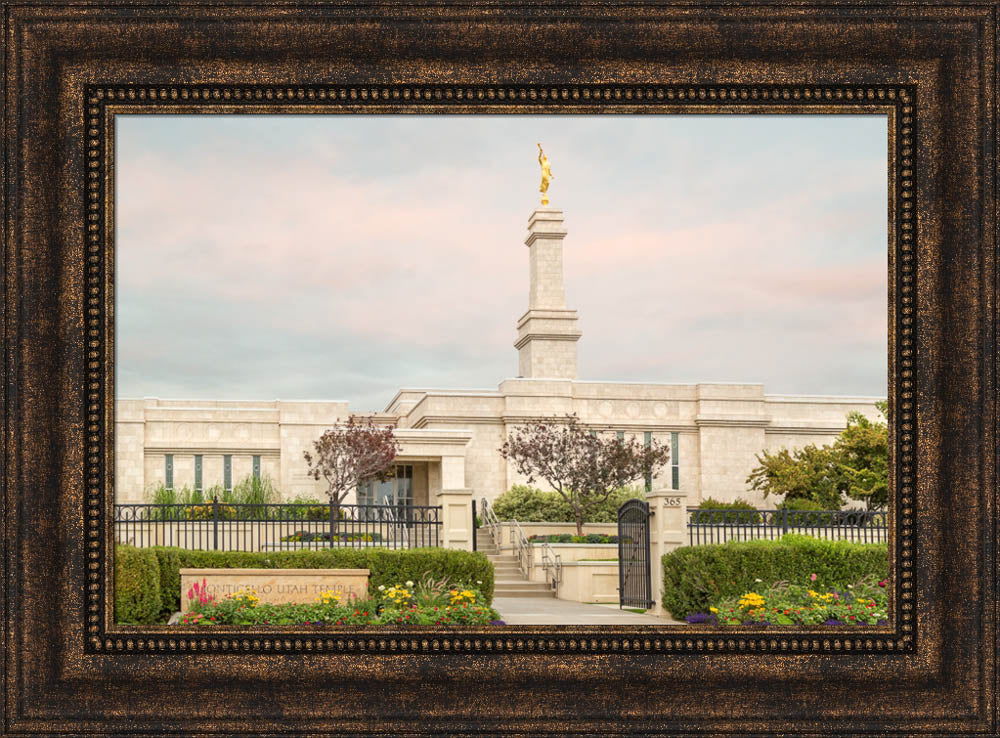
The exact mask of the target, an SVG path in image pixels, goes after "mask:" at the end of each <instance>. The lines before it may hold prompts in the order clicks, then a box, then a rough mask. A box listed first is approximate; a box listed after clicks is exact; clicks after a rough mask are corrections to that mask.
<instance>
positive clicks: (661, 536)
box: [646, 489, 687, 617]
mask: <svg viewBox="0 0 1000 738" xmlns="http://www.w3.org/2000/svg"><path fill="white" fill-rule="evenodd" d="M646 501H647V502H648V503H649V512H650V513H651V516H650V518H649V570H650V576H651V578H652V582H651V584H652V587H651V589H652V597H653V601H654V602H655V603H656V605H655V606H654V610H653V612H654V613H655V614H656V615H659V616H660V617H670V614H669V613H668V612H667V611H666V610H664V609H663V565H662V564H661V560H662V558H663V555H664V554H667V553H670V552H671V551H673V550H674V549H675V548H678V547H679V546H685V545H687V493H686V492H683V491H681V490H676V489H661V490H654V491H652V492H647V493H646Z"/></svg>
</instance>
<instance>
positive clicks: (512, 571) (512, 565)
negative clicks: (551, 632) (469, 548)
mask: <svg viewBox="0 0 1000 738" xmlns="http://www.w3.org/2000/svg"><path fill="white" fill-rule="evenodd" d="M476 550H478V551H480V552H481V553H484V554H486V558H488V559H489V560H490V562H491V563H492V564H493V569H494V576H493V596H494V597H550V598H551V597H555V596H556V595H555V592H553V591H552V587H550V586H549V585H548V584H547V583H545V582H532V581H529V580H528V579H527V578H526V577H525V576H524V574H522V573H521V569H520V568H519V567H518V565H517V558H516V557H515V556H514V555H513V554H512V553H510V552H507V553H503V554H502V553H500V549H499V548H498V547H497V545H496V543H495V542H494V541H493V536H492V535H490V530H489V528H479V529H478V530H477V531H476Z"/></svg>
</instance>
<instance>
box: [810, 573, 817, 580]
mask: <svg viewBox="0 0 1000 738" xmlns="http://www.w3.org/2000/svg"><path fill="white" fill-rule="evenodd" d="M809 579H810V581H813V582H815V581H816V575H815V574H810V575H809Z"/></svg>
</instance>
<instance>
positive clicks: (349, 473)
mask: <svg viewBox="0 0 1000 738" xmlns="http://www.w3.org/2000/svg"><path fill="white" fill-rule="evenodd" d="M398 453H399V443H398V441H396V437H395V435H393V429H392V427H391V426H384V427H377V426H376V425H375V424H374V423H372V421H371V420H368V421H367V422H366V423H363V424H362V423H358V422H357V421H356V420H355V419H354V418H353V417H351V418H350V419H348V421H347V423H345V424H343V425H339V426H336V427H334V428H331V429H329V430H328V431H326V432H325V433H323V435H322V436H320V437H319V439H318V440H316V441H313V452H312V453H309V452H308V451H306V452H304V456H305V457H306V463H307V464H309V476H311V477H312V478H313V479H315V480H317V481H319V480H323V481H325V482H326V486H327V488H326V494H327V495H328V496H329V498H330V503H331V505H332V506H333V511H332V514H333V519H334V521H337V520H339V519H340V506H341V504H343V502H344V498H345V497H347V494H348V493H349V492H350V491H351V490H353V489H357V487H358V485H359V484H362V483H363V482H367V481H369V480H373V479H374V480H378V481H380V482H382V481H385V480H386V479H388V478H389V477H390V476H391V469H392V462H393V461H394V460H395V458H396V454H398ZM334 525H335V526H336V522H335V523H334ZM331 543H332V541H331Z"/></svg>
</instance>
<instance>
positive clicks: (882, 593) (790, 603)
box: [685, 574, 888, 626]
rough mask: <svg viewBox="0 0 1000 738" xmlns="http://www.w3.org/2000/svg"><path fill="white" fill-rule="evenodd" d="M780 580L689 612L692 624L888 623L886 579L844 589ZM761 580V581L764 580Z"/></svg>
mask: <svg viewBox="0 0 1000 738" xmlns="http://www.w3.org/2000/svg"><path fill="white" fill-rule="evenodd" d="M816 580H817V576H816V574H812V575H811V576H810V582H811V584H810V586H804V585H798V584H790V583H788V582H776V583H774V584H773V585H771V586H770V587H767V588H758V589H760V592H758V591H756V590H753V591H750V592H746V593H744V594H743V595H741V596H739V597H730V598H726V599H723V600H720V601H719V602H718V603H717V604H716V605H714V606H712V607H710V608H708V610H709V611H708V612H697V613H692V614H691V615H688V616H687V617H686V618H685V620H686V621H687V622H688V623H708V624H710V625H758V626H761V625H885V624H886V623H887V622H888V614H887V613H888V597H887V595H886V589H885V588H886V585H887V583H888V582H887V581H886V580H884V579H883V580H881V581H878V582H876V581H875V578H874V577H867V578H865V579H862V580H860V581H858V582H856V583H854V584H849V585H847V587H846V588H844V589H843V590H840V591H838V590H837V589H835V588H828V587H818V589H813V587H817V586H818V585H816V584H815V582H816ZM757 582H760V583H761V584H763V582H761V580H760V579H758V580H757Z"/></svg>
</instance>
